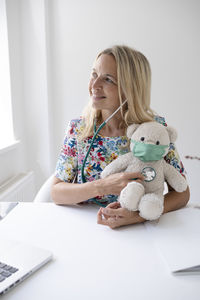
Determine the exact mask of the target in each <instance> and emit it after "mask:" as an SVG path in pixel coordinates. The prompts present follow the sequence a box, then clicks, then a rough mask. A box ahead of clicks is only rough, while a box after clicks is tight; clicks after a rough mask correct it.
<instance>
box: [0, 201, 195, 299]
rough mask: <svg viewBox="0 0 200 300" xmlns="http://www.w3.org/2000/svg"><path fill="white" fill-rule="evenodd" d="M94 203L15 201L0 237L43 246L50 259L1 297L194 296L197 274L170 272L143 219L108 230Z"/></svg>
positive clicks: (2, 226) (183, 297) (175, 297)
mask: <svg viewBox="0 0 200 300" xmlns="http://www.w3.org/2000/svg"><path fill="white" fill-rule="evenodd" d="M96 213H97V207H94V206H93V207H89V206H83V207H62V206H56V205H54V204H46V203H35V204H34V203H21V204H19V205H18V206H16V207H15V208H14V209H13V210H12V211H11V212H10V213H9V214H8V215H7V217H6V218H5V219H3V220H2V221H1V222H0V237H7V238H11V239H12V238H13V239H18V240H22V241H25V242H29V243H32V244H33V245H36V246H40V247H43V248H46V249H49V250H51V251H52V252H53V254H54V259H53V261H51V262H50V263H48V264H47V265H45V266H44V267H42V268H41V269H40V270H38V271H37V272H36V273H34V274H33V275H32V276H31V277H29V278H28V279H26V280H25V281H24V282H22V283H21V284H20V285H19V286H17V287H15V288H14V289H13V290H11V291H10V292H9V293H8V294H6V295H5V296H2V300H6V299H9V300H12V299H13V300H26V299H27V300H32V299H33V300H35V299H37V300H40V299H42V300H44V299H45V300H46V299H59V300H64V299H69V300H71V299H73V300H76V299H81V300H82V299H85V300H86V299H87V300H89V299H92V300H98V299H101V300H102V299H109V300H110V299H115V300H118V299H121V300H122V299H123V300H124V299H125V300H129V299H134V300H143V299H145V300H146V299H152V300H161V299H162V300H169V299H172V300H184V299H187V300H188V299H192V300H197V299H198V300H199V299H200V276H198V275H187V276H174V275H172V274H171V273H170V272H169V270H168V269H167V268H166V264H165V263H164V261H163V260H162V259H161V257H160V255H159V254H158V252H157V251H156V250H155V248H154V246H153V241H152V240H151V236H150V234H149V232H148V230H146V228H145V226H144V225H143V224H140V225H135V226H128V227H123V228H120V229H117V230H112V229H110V228H108V227H105V226H102V225H98V224H96Z"/></svg>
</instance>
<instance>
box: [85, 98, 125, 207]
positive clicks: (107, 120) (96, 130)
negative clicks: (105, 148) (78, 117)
mask: <svg viewBox="0 0 200 300" xmlns="http://www.w3.org/2000/svg"><path fill="white" fill-rule="evenodd" d="M126 102H127V100H124V102H123V103H122V104H121V105H120V106H119V107H118V108H117V109H116V110H115V111H114V112H113V113H112V114H111V115H110V116H109V117H108V118H107V119H106V120H105V121H104V122H103V123H102V124H101V125H100V126H99V127H98V129H96V120H95V121H94V135H93V138H92V141H91V144H90V147H89V149H88V151H87V153H86V155H85V158H84V160H83V164H82V167H81V178H82V182H83V183H85V182H86V178H85V174H84V169H85V164H86V161H87V158H88V155H89V154H90V151H91V148H92V146H93V144H94V141H95V139H96V136H97V134H98V133H99V131H100V130H101V129H102V128H103V127H104V126H105V125H106V124H107V123H108V122H109V121H110V119H112V117H113V116H114V115H115V114H116V113H117V112H118V111H119V110H120V109H121V107H122V106H123V105H124V104H125V103H126ZM92 200H93V201H94V202H96V203H97V204H98V205H101V206H104V205H103V204H102V203H101V202H99V201H97V200H96V199H95V198H92Z"/></svg>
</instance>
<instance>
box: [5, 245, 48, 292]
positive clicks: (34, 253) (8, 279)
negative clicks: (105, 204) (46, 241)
mask: <svg viewBox="0 0 200 300" xmlns="http://www.w3.org/2000/svg"><path fill="white" fill-rule="evenodd" d="M51 258H52V253H51V252H50V251H48V250H45V249H40V248H37V247H34V246H32V245H29V244H24V243H22V242H19V241H13V240H12V241H11V240H1V244H0V295H3V294H5V293H6V292H7V291H9V290H10V289H11V288H13V287H14V286H16V285H17V284H19V283H20V282H22V281H23V280H24V279H25V278H27V277H28V276H30V275H31V274H32V273H33V272H35V271H36V270H37V269H39V268H40V267H41V266H43V265H44V264H46V263H47V262H48V261H50V260H51Z"/></svg>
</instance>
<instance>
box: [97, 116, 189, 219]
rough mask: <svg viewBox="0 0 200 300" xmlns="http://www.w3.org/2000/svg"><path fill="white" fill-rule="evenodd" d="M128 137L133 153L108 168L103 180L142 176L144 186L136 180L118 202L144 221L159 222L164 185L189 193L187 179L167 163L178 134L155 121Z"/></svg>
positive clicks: (139, 126) (134, 127)
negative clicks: (120, 175) (123, 175)
mask: <svg viewBox="0 0 200 300" xmlns="http://www.w3.org/2000/svg"><path fill="white" fill-rule="evenodd" d="M127 137H128V138H130V150H131V151H130V152H128V153H126V154H124V155H121V156H119V157H118V158H116V159H115V160H114V161H112V162H111V163H110V164H109V165H108V166H106V167H105V169H104V170H103V171H102V173H101V178H105V177H107V176H109V175H111V174H114V173H118V172H140V173H142V174H143V176H144V181H142V182H141V183H140V182H138V181H136V180H135V179H136V178H133V180H132V182H130V183H128V184H127V186H126V187H125V188H124V189H123V190H122V191H121V193H120V195H119V197H118V201H119V202H120V204H121V207H125V208H127V209H128V210H131V211H136V210H138V211H139V214H140V216H141V217H143V218H144V219H146V220H156V219H158V218H159V217H160V216H161V215H162V213H163V209H164V195H163V192H164V182H165V181H166V182H167V183H168V184H169V185H170V186H171V187H172V188H173V189H174V190H175V191H177V192H179V193H181V192H183V191H185V190H186V189H187V181H186V179H185V178H184V176H183V175H181V174H180V172H179V171H178V170H177V169H176V168H175V167H174V166H172V165H170V164H169V163H167V162H166V161H165V159H164V157H165V156H166V155H167V153H168V152H169V146H170V143H174V142H175V141H176V139H177V132H176V130H175V129H174V128H172V127H171V126H163V125H162V124H160V123H158V122H156V121H151V122H144V123H142V124H132V125H130V126H129V127H128V128H127Z"/></svg>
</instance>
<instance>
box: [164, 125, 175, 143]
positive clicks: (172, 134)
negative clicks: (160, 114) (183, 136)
mask: <svg viewBox="0 0 200 300" xmlns="http://www.w3.org/2000/svg"><path fill="white" fill-rule="evenodd" d="M166 129H167V132H168V134H169V139H170V142H171V143H174V142H175V141H176V139H177V131H176V129H175V128H173V127H171V126H167V127H166Z"/></svg>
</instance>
